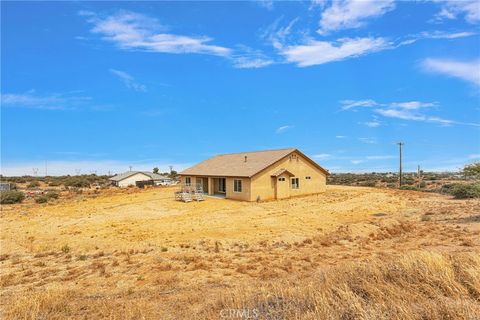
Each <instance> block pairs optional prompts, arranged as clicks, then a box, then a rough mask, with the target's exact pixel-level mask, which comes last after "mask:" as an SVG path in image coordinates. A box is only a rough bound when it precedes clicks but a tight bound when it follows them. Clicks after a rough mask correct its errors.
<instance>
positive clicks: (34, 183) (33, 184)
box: [27, 180, 40, 189]
mask: <svg viewBox="0 0 480 320" xmlns="http://www.w3.org/2000/svg"><path fill="white" fill-rule="evenodd" d="M38 187H40V182H38V181H35V180H34V181H30V183H29V184H28V185H27V188H29V189H31V188H38Z"/></svg>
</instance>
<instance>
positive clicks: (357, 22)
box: [318, 0, 395, 34]
mask: <svg viewBox="0 0 480 320" xmlns="http://www.w3.org/2000/svg"><path fill="white" fill-rule="evenodd" d="M394 8H395V3H394V1H393V0H340V1H333V2H332V4H331V6H330V7H328V8H326V9H325V10H324V11H323V12H322V14H321V18H320V29H319V30H318V33H320V34H326V33H329V32H331V31H337V30H342V29H351V28H358V27H361V26H363V25H364V24H365V20H367V19H369V18H374V17H379V16H382V15H383V14H385V13H387V12H388V11H391V10H393V9H394Z"/></svg>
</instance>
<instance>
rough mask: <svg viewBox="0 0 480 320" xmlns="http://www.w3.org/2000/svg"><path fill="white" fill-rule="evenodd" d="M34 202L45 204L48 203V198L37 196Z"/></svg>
mask: <svg viewBox="0 0 480 320" xmlns="http://www.w3.org/2000/svg"><path fill="white" fill-rule="evenodd" d="M35 202H36V203H46V202H48V198H47V197H46V196H43V195H41V196H38V197H35Z"/></svg>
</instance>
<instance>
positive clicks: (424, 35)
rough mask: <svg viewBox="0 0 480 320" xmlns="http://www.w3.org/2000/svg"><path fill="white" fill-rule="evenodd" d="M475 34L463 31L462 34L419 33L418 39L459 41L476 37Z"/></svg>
mask: <svg viewBox="0 0 480 320" xmlns="http://www.w3.org/2000/svg"><path fill="white" fill-rule="evenodd" d="M477 34H478V33H476V32H470V31H463V32H451V33H450V32H444V31H431V32H428V31H425V32H422V33H420V35H419V38H423V39H459V38H466V37H471V36H474V35H477Z"/></svg>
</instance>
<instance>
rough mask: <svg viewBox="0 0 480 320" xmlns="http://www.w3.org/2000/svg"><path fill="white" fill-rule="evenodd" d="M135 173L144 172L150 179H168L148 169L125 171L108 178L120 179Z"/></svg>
mask: <svg viewBox="0 0 480 320" xmlns="http://www.w3.org/2000/svg"><path fill="white" fill-rule="evenodd" d="M137 173H141V174H144V175H146V176H149V177H150V179H152V180H163V179H170V178H169V177H167V176H164V175H161V174H158V173H153V172H148V171H127V172H124V173H119V174H117V175H115V176H113V177H111V178H110V180H112V181H122V180H123V179H126V178H128V177H131V176H133V175H134V174H137Z"/></svg>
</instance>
